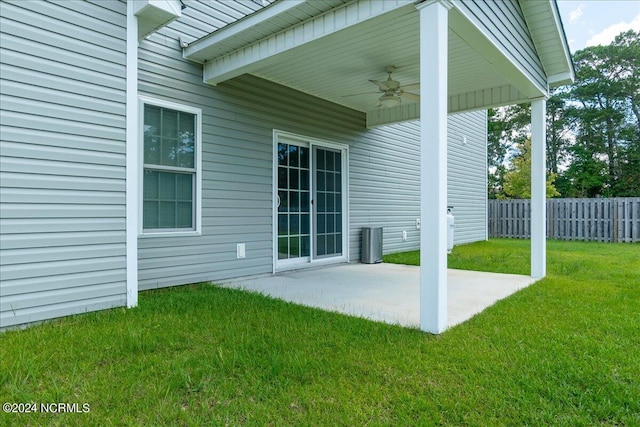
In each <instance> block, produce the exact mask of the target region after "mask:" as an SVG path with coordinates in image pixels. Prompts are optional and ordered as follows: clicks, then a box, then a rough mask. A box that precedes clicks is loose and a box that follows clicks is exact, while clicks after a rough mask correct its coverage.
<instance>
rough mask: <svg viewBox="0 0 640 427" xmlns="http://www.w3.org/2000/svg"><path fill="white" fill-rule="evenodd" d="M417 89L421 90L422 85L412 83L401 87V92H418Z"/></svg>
mask: <svg viewBox="0 0 640 427" xmlns="http://www.w3.org/2000/svg"><path fill="white" fill-rule="evenodd" d="M416 89H420V83H411V84H408V85H402V86H400V90H416Z"/></svg>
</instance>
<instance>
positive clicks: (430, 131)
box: [417, 0, 451, 334]
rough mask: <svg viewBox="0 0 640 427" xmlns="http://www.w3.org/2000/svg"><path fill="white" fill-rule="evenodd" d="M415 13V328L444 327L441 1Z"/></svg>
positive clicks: (444, 16)
mask: <svg viewBox="0 0 640 427" xmlns="http://www.w3.org/2000/svg"><path fill="white" fill-rule="evenodd" d="M417 8H418V10H419V13H420V218H421V223H422V228H421V231H420V328H421V329H422V330H424V331H427V332H431V333H434V334H439V333H440V332H443V331H444V330H445V328H446V327H447V97H448V94H447V48H448V45H447V36H448V30H449V25H448V12H449V9H450V8H451V5H450V4H449V2H448V1H445V0H435V1H427V2H423V3H421V4H419V5H417Z"/></svg>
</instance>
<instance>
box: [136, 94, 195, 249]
mask: <svg viewBox="0 0 640 427" xmlns="http://www.w3.org/2000/svg"><path fill="white" fill-rule="evenodd" d="M138 101H139V108H138V116H139V121H138V141H140V143H139V144H138V158H139V159H140V160H139V167H138V169H139V170H138V192H139V193H138V194H139V197H138V203H139V205H138V207H139V208H138V224H139V228H138V237H180V236H201V235H202V109H200V108H196V107H191V106H188V105H184V104H178V103H175V102H171V101H166V100H164V99H158V98H152V97H149V96H144V95H140V96H138ZM146 104H148V105H153V106H156V107H161V108H168V109H172V110H177V111H182V112H185V113H190V114H194V115H195V116H196V135H195V145H196V146H195V156H196V159H195V174H196V191H195V196H194V197H195V199H194V204H195V206H194V210H195V215H194V221H195V224H194V229H193V230H183V229H165V230H162V231H155V230H154V231H149V230H147V231H145V230H144V227H143V223H142V221H143V214H144V204H143V199H144V196H143V195H144V191H143V190H144V189H143V184H144V182H143V180H144V130H143V129H144V106H145V105H146Z"/></svg>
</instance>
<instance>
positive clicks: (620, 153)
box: [567, 31, 640, 196]
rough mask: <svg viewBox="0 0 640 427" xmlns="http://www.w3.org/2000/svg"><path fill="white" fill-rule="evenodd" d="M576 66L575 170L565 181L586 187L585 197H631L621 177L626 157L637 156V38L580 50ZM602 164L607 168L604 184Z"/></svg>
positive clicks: (626, 165)
mask: <svg viewBox="0 0 640 427" xmlns="http://www.w3.org/2000/svg"><path fill="white" fill-rule="evenodd" d="M574 63H575V68H576V83H575V84H574V85H573V86H572V87H571V90H570V93H569V98H570V99H571V100H572V101H573V103H574V107H573V108H572V109H571V112H570V114H572V115H573V116H574V118H575V120H576V121H575V123H576V144H575V147H574V149H572V150H571V152H570V153H571V156H572V163H576V165H577V166H576V167H574V168H571V167H569V168H568V169H567V173H568V175H567V178H570V179H572V180H573V182H574V183H578V182H582V183H588V185H586V186H585V187H583V190H584V191H586V192H587V193H588V194H593V193H594V191H597V193H595V195H604V196H615V195H617V194H618V193H620V192H625V193H628V192H629V191H628V190H631V192H633V188H628V185H627V184H631V182H630V180H629V179H628V178H627V177H626V176H625V177H622V175H621V174H622V173H625V174H628V173H630V172H631V173H632V172H633V171H632V170H631V171H629V165H630V164H633V162H631V163H630V162H629V159H627V158H626V156H628V155H632V156H633V153H635V152H636V149H637V146H638V144H639V142H638V139H639V137H640V106H639V104H638V102H640V75H639V74H640V71H638V70H639V69H640V33H636V32H634V31H628V32H626V33H622V34H620V35H618V36H617V37H616V39H615V40H614V42H613V43H612V44H610V45H608V46H591V47H587V48H586V49H583V50H580V51H578V52H576V53H575V55H574ZM601 162H602V163H604V165H605V166H606V174H605V176H604V182H602V176H601V168H600V167H599V164H600V163H601ZM589 174H593V175H590V176H587V175H589ZM581 175H585V176H581ZM599 182H600V183H601V184H598V183H599Z"/></svg>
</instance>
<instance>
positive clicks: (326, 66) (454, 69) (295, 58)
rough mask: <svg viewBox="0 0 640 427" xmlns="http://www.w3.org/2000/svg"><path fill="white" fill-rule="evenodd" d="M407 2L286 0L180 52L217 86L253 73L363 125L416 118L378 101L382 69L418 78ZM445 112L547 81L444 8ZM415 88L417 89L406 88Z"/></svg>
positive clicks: (509, 98) (407, 105)
mask: <svg viewBox="0 0 640 427" xmlns="http://www.w3.org/2000/svg"><path fill="white" fill-rule="evenodd" d="M416 3H419V2H416V1H415V0H386V1H378V0H351V1H344V0H326V1H317V0H316V1H313V2H308V1H302V0H301V1H298V0H288V1H281V2H276V3H273V4H271V5H270V6H268V7H266V8H265V9H263V10H261V11H259V12H256V13H254V14H253V15H250V16H248V17H246V18H245V19H242V20H240V21H237V22H236V23H234V24H232V25H229V26H227V27H224V28H222V29H220V30H218V31H216V32H214V33H212V34H210V35H208V36H206V37H203V38H202V39H199V40H196V41H195V42H193V43H191V44H189V46H187V47H186V48H185V49H184V56H185V58H187V59H189V60H193V61H198V62H201V63H203V64H204V73H203V74H204V81H205V82H207V83H209V84H213V85H217V84H219V83H222V82H224V81H225V80H228V79H230V78H233V77H236V76H238V75H240V74H244V73H250V74H253V75H256V76H258V77H261V78H264V79H267V80H270V81H273V82H276V83H279V84H282V85H285V86H288V87H291V88H294V89H297V90H299V91H301V92H304V93H308V94H310V95H314V96H317V97H319V98H323V99H326V100H328V101H331V102H333V103H336V104H340V105H344V106H346V107H349V108H352V109H354V110H357V111H361V112H363V113H366V114H367V126H369V127H373V126H378V125H384V124H388V123H394V122H400V121H407V120H415V119H417V118H419V115H420V111H419V108H420V107H419V102H418V101H417V100H415V99H413V100H412V99H409V98H406V97H402V98H401V103H400V105H398V106H394V107H377V106H376V102H377V100H378V99H379V98H380V97H381V95H382V93H381V92H380V91H379V90H378V87H377V86H376V85H375V84H373V83H371V82H370V81H369V80H385V79H386V78H387V74H386V71H385V69H386V68H387V67H388V66H394V67H396V71H395V72H394V73H393V75H392V77H393V79H394V80H397V81H399V82H400V83H401V84H402V85H408V84H415V83H419V73H420V67H419V64H420V56H419V48H420V37H419V31H420V21H419V13H418V10H417V9H416ZM448 21H449V31H448V33H449V34H448V111H449V112H450V113H453V112H461V111H468V110H474V109H485V108H489V107H494V106H499V105H508V104H514V103H521V102H526V101H528V100H530V99H534V98H540V97H543V96H545V95H546V93H547V88H546V87H540V86H539V85H536V84H535V83H534V82H532V81H530V79H527V78H526V77H525V76H524V74H523V73H522V70H520V69H519V68H518V66H517V65H516V64H514V63H513V62H512V61H510V60H509V59H508V57H506V56H505V55H504V52H501V51H500V49H499V48H498V47H497V46H495V45H494V44H493V43H491V41H490V40H489V39H488V38H487V37H485V35H484V34H483V33H482V31H481V30H480V29H478V28H476V26H475V25H474V24H473V23H471V22H470V21H469V20H468V19H467V17H465V16H464V15H463V13H462V12H461V11H460V10H458V9H457V8H455V7H454V8H452V9H451V11H450V13H449V18H448ZM407 92H413V93H416V94H418V93H419V92H420V91H419V88H415V89H414V90H407Z"/></svg>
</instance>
